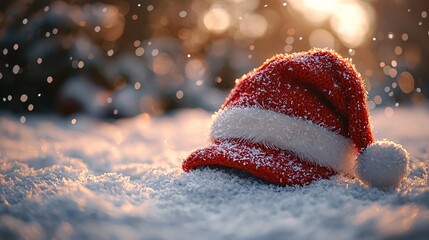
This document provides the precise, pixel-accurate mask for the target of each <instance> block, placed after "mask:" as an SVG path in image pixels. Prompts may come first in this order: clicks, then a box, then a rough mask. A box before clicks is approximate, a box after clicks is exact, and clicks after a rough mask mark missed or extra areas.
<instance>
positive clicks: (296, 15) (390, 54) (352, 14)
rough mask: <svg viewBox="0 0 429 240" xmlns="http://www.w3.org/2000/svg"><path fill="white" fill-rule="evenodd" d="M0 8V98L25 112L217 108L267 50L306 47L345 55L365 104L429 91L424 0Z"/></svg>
mask: <svg viewBox="0 0 429 240" xmlns="http://www.w3.org/2000/svg"><path fill="white" fill-rule="evenodd" d="M0 6H1V8H0V22H1V23H2V24H1V25H0V54H1V55H2V58H0V107H1V108H2V109H7V110H11V111H15V112H18V113H20V114H21V113H22V114H21V115H23V116H24V117H25V119H27V116H26V115H25V114H29V113H30V112H31V113H41V112H52V111H55V112H59V113H61V114H64V115H70V114H74V113H76V112H85V113H87V114H90V115H93V116H96V117H114V118H117V117H130V116H134V115H136V114H140V113H146V114H162V113H165V112H168V111H169V110H173V109H176V108H186V107H188V108H189V107H190V108H192V107H200V108H204V109H206V110H209V111H214V110H216V109H218V107H219V106H220V105H221V104H222V102H223V101H224V99H225V97H226V96H227V94H228V93H229V91H230V89H231V88H232V87H233V85H234V83H235V80H236V79H237V78H239V77H240V76H241V75H242V74H245V73H247V72H248V71H250V70H251V69H253V68H256V67H258V66H260V65H261V64H262V63H263V62H264V61H265V60H266V59H267V58H269V57H271V56H273V55H274V54H279V53H293V52H298V51H306V50H308V49H310V48H312V47H320V48H331V49H334V50H336V51H337V52H339V53H340V54H341V55H343V56H344V57H347V58H350V59H351V60H352V62H353V63H354V64H355V65H356V68H357V69H358V70H359V71H360V72H361V73H362V77H363V79H364V81H365V83H366V89H367V91H368V96H369V99H368V100H369V107H370V109H376V108H383V109H388V108H387V107H391V108H392V110H394V109H395V107H397V106H403V105H406V104H421V103H425V102H426V99H427V96H428V90H427V89H428V88H429V81H428V80H427V76H428V75H429V68H427V67H426V66H425V64H424V63H425V62H428V61H429V50H428V48H429V45H428V44H427V41H428V38H429V24H428V23H429V22H428V21H429V19H428V8H429V5H428V4H427V3H426V1H404V0H397V1H369V0H364V1H361V0H324V1H319V0H276V1H261V0H200V1H197V0H186V1H167V0H158V1H151V2H144V1H139V0H124V1H107V0H99V1H90V2H88V1H68V0H44V1H26V0H17V1H6V2H4V3H2V4H0ZM12 33H13V34H12ZM23 95H25V96H26V100H25V101H22V99H21V96H23ZM385 111H386V113H388V114H387V115H389V114H390V112H391V111H390V110H385Z"/></svg>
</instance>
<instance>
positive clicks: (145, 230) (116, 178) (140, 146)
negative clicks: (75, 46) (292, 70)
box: [0, 106, 429, 239]
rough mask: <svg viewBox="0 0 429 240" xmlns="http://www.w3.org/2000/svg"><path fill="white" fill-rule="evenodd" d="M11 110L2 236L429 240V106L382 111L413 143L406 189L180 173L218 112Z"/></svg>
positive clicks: (384, 129) (380, 125)
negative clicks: (118, 115)
mask: <svg viewBox="0 0 429 240" xmlns="http://www.w3.org/2000/svg"><path fill="white" fill-rule="evenodd" d="M73 118H74V119H76V120H77V121H76V122H75V124H72V123H71V119H65V118H59V117H56V116H37V115H29V116H26V121H25V124H21V123H20V116H16V115H10V114H8V113H5V112H3V113H0V136H1V138H0V165H1V167H0V191H1V193H0V201H1V203H0V238H1V239H9V238H13V239H20V238H21V239H45V238H56V239H69V238H71V239H106V238H109V239H331V238H332V237H334V238H335V239H380V238H383V239H405V238H406V239H424V238H425V237H427V236H428V235H429V182H428V172H429V170H428V169H429V125H428V124H427V123H428V120H429V109H428V107H427V106H424V107H402V108H395V111H394V114H393V116H391V117H390V118H387V117H385V115H384V112H383V111H382V110H375V111H374V112H372V119H371V123H372V124H373V125H374V129H375V135H376V137H377V138H378V139H382V138H388V139H390V140H393V141H395V142H397V143H400V144H402V145H403V146H404V147H405V148H406V149H407V150H408V151H409V153H410V156H411V164H410V165H411V166H410V168H411V172H410V174H409V175H408V176H407V177H406V179H405V181H403V183H402V185H400V187H399V188H397V189H394V190H389V191H382V190H379V189H377V188H368V187H366V186H365V185H363V184H362V183H360V182H358V181H356V180H354V179H349V178H346V177H344V176H335V177H332V178H331V179H329V180H322V181H319V182H316V183H314V184H311V185H308V186H304V187H279V186H275V185H271V184H267V183H265V182H263V181H260V180H257V179H255V178H253V177H251V176H249V175H247V174H245V173H242V172H238V171H232V170H224V169H209V168H205V169H200V170H196V171H193V172H191V173H184V172H183V171H182V170H181V160H182V159H184V158H186V157H187V155H188V154H189V153H190V152H191V151H193V150H195V149H196V148H200V147H204V146H206V145H207V144H208V142H209V132H210V113H207V112H204V111H202V110H181V111H178V112H176V113H174V114H170V115H166V116H162V117H156V118H151V117H150V116H149V115H147V114H142V115H138V116H137V117H135V118H132V119H126V120H118V121H111V122H103V121H100V120H95V119H92V118H89V117H85V116H73Z"/></svg>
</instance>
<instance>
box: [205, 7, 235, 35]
mask: <svg viewBox="0 0 429 240" xmlns="http://www.w3.org/2000/svg"><path fill="white" fill-rule="evenodd" d="M203 22H204V26H205V27H206V28H207V29H208V30H209V31H211V32H213V33H223V32H225V31H226V30H227V29H228V27H229V26H230V24H231V17H230V15H229V13H228V12H227V11H226V10H225V9H223V8H222V7H221V6H219V5H214V6H213V7H212V8H210V10H208V11H207V12H206V13H205V14H204V18H203Z"/></svg>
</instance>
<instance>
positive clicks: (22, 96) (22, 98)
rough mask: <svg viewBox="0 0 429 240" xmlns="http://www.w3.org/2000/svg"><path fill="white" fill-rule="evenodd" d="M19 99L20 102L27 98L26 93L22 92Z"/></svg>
mask: <svg viewBox="0 0 429 240" xmlns="http://www.w3.org/2000/svg"><path fill="white" fill-rule="evenodd" d="M19 100H21V102H23V103H25V102H26V101H27V100H28V96H27V94H22V95H21V97H20V98H19Z"/></svg>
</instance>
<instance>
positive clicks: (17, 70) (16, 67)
mask: <svg viewBox="0 0 429 240" xmlns="http://www.w3.org/2000/svg"><path fill="white" fill-rule="evenodd" d="M20 69H21V68H20V67H19V66H18V65H15V66H13V69H12V72H13V74H18V73H19V70H20Z"/></svg>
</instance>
